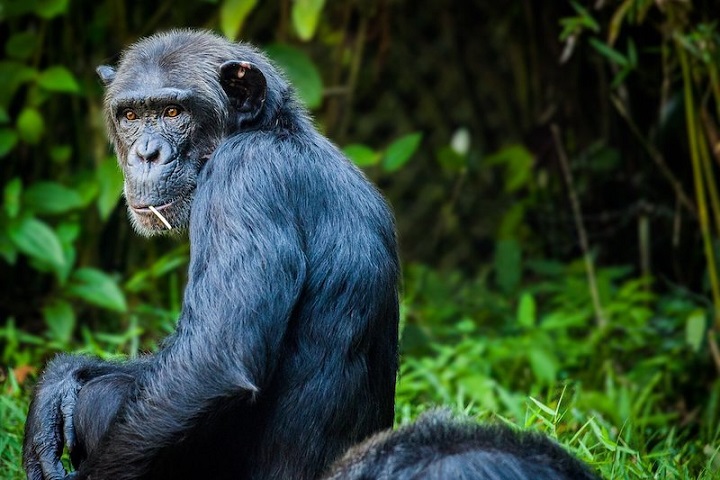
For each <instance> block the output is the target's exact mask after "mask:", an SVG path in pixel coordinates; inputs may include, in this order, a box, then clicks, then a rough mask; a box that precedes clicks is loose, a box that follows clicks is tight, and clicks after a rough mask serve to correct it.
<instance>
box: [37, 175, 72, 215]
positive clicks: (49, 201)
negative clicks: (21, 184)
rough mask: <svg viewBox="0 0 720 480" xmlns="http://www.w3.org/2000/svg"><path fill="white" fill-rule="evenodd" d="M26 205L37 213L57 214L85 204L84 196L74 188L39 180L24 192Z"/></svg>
mask: <svg viewBox="0 0 720 480" xmlns="http://www.w3.org/2000/svg"><path fill="white" fill-rule="evenodd" d="M23 200H24V203H25V205H26V206H27V207H28V208H30V209H32V210H33V211H34V212H35V213H39V214H47V215H57V214H60V213H65V212H67V211H70V210H74V209H76V208H80V207H82V205H83V201H82V198H81V197H80V195H79V194H78V193H77V192H76V191H75V190H73V189H71V188H68V187H65V186H63V185H60V184H59V183H55V182H37V183H34V184H32V185H30V186H29V187H28V188H27V189H26V190H25V193H24V194H23Z"/></svg>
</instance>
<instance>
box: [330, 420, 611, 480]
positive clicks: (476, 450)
mask: <svg viewBox="0 0 720 480" xmlns="http://www.w3.org/2000/svg"><path fill="white" fill-rule="evenodd" d="M369 479H388V480H389V479H392V480H447V479H464V480H598V477H597V476H596V475H595V474H594V473H593V472H591V471H590V469H589V468H588V467H587V466H586V465H585V464H584V463H582V462H580V461H579V460H577V459H575V458H573V457H572V456H571V455H569V454H568V453H567V452H566V451H565V450H563V449H562V447H560V446H559V445H557V444H556V443H555V442H553V441H551V440H550V439H549V438H547V437H544V436H542V435H540V434H538V433H532V432H516V431H513V430H511V429H510V427H508V426H506V425H500V424H497V425H478V424H477V423H475V422H472V421H470V420H469V419H466V418H453V416H452V415H451V414H450V413H449V412H448V411H446V410H439V411H433V412H430V413H426V414H424V415H423V416H421V417H420V419H418V421H417V422H415V423H414V424H411V425H408V426H405V427H402V428H400V429H398V430H396V431H394V432H393V431H390V430H388V431H385V432H382V433H378V434H376V435H375V436H373V437H371V438H370V439H368V440H367V441H365V442H364V443H362V444H361V445H359V446H356V447H353V448H351V449H350V451H348V453H347V454H346V455H345V456H344V457H343V458H342V459H340V460H339V461H338V462H336V464H335V465H334V466H333V468H332V470H331V471H330V473H329V474H328V475H327V476H326V477H325V480H369Z"/></svg>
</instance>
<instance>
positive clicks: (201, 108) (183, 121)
mask: <svg viewBox="0 0 720 480" xmlns="http://www.w3.org/2000/svg"><path fill="white" fill-rule="evenodd" d="M97 72H98V75H99V76H100V78H101V80H102V82H103V83H104V84H105V86H106V93H105V118H106V123H107V127H108V132H109V135H110V139H111V141H112V143H113V145H114V147H115V151H116V152H117V156H118V162H119V164H120V166H121V168H122V169H123V173H124V175H125V199H126V200H127V205H128V212H129V215H130V218H131V221H132V223H133V225H134V226H135V228H136V230H137V231H138V232H139V233H141V234H143V235H146V236H151V235H155V234H158V233H162V232H167V231H170V230H171V228H172V229H174V230H177V229H179V230H182V229H184V228H185V227H187V224H188V221H189V219H190V206H191V203H192V199H193V195H194V192H195V188H196V185H197V178H198V173H199V172H200V171H201V170H202V168H203V166H204V165H205V163H206V162H208V161H210V159H211V158H212V154H213V152H214V151H215V150H216V148H217V147H218V146H219V145H220V143H221V142H222V141H223V140H224V138H226V137H227V136H228V135H231V134H233V133H234V132H237V131H238V130H240V129H252V128H262V127H263V126H264V125H271V124H272V122H273V121H274V120H273V119H274V116H275V115H277V112H278V109H279V108H280V106H281V102H282V101H283V99H284V98H285V97H286V91H287V89H288V86H287V83H286V82H285V81H284V79H283V78H282V76H281V75H280V74H278V72H277V70H276V69H275V68H274V67H273V66H272V65H271V63H270V62H269V61H268V60H267V59H266V58H265V57H264V56H263V55H262V54H261V53H259V52H258V51H257V50H255V49H254V48H252V47H250V46H248V45H244V44H236V43H232V42H229V41H227V40H225V39H223V38H221V37H218V36H215V35H213V34H210V33H207V32H196V31H190V30H176V31H172V32H168V33H164V34H158V35H154V36H152V37H148V38H146V39H143V40H141V41H140V42H138V43H137V44H135V45H133V46H131V47H130V48H128V49H127V50H126V51H125V52H124V53H123V55H122V58H121V60H120V62H119V64H118V66H117V69H115V68H113V67H110V66H106V65H103V66H100V67H98V69H97Z"/></svg>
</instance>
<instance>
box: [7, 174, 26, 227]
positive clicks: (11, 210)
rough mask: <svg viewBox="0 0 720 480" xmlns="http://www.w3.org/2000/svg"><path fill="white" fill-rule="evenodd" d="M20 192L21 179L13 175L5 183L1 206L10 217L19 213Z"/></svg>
mask: <svg viewBox="0 0 720 480" xmlns="http://www.w3.org/2000/svg"><path fill="white" fill-rule="evenodd" d="M21 194H22V181H21V180H20V178H18V177H15V178H13V179H12V180H10V181H9V182H8V183H7V185H5V190H3V206H4V207H5V213H7V216H8V217H10V218H15V217H17V216H18V213H20V195H21Z"/></svg>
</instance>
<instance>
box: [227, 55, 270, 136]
mask: <svg viewBox="0 0 720 480" xmlns="http://www.w3.org/2000/svg"><path fill="white" fill-rule="evenodd" d="M220 85H222V88H223V90H225V93H226V94H227V96H228V98H229V99H230V105H231V106H232V107H233V108H234V110H235V113H236V114H237V120H238V123H237V124H238V126H240V125H242V124H243V123H247V122H249V121H251V120H253V119H254V118H255V117H257V115H258V113H260V110H262V107H263V104H264V103H265V96H266V94H267V81H266V80H265V75H263V73H262V72H261V71H260V70H259V69H258V68H257V67H256V66H255V65H253V64H252V63H250V62H243V61H240V60H231V61H229V62H225V63H223V64H222V65H220Z"/></svg>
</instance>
